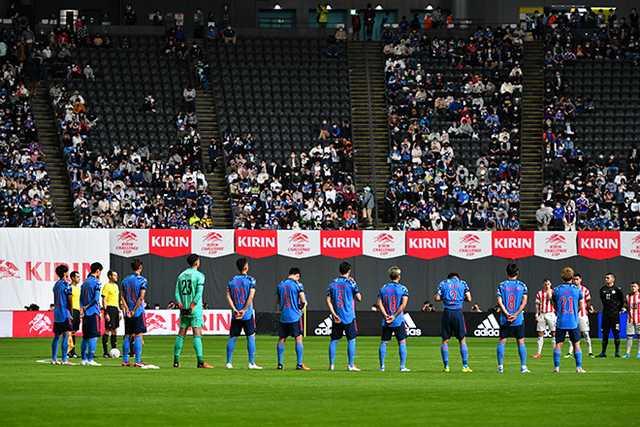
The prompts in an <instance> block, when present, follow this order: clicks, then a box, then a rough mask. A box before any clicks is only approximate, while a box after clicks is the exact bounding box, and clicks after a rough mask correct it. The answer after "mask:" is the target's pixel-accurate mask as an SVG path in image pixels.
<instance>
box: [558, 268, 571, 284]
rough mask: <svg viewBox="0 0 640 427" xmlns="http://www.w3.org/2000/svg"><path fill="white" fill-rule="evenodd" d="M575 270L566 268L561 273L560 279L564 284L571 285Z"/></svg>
mask: <svg viewBox="0 0 640 427" xmlns="http://www.w3.org/2000/svg"><path fill="white" fill-rule="evenodd" d="M574 274H575V273H574V272H573V268H571V267H565V268H563V269H562V270H561V271H560V278H561V279H562V281H563V282H564V283H571V281H572V280H573V276H574Z"/></svg>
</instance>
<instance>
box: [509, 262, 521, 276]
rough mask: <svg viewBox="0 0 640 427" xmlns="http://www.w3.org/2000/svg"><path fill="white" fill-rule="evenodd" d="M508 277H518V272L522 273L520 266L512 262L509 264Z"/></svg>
mask: <svg viewBox="0 0 640 427" xmlns="http://www.w3.org/2000/svg"><path fill="white" fill-rule="evenodd" d="M506 270H507V277H508V278H510V279H515V278H516V277H518V274H520V269H519V268H518V266H517V265H515V264H513V263H511V264H507V269H506Z"/></svg>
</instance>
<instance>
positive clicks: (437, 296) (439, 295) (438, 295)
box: [433, 286, 442, 302]
mask: <svg viewBox="0 0 640 427" xmlns="http://www.w3.org/2000/svg"><path fill="white" fill-rule="evenodd" d="M433 300H434V301H437V302H441V301H442V289H441V288H440V286H438V291H437V292H436V294H435V295H434V296H433Z"/></svg>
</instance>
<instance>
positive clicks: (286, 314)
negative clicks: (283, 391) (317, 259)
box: [276, 267, 310, 371]
mask: <svg viewBox="0 0 640 427" xmlns="http://www.w3.org/2000/svg"><path fill="white" fill-rule="evenodd" d="M276 299H277V305H278V310H279V311H280V327H279V331H278V344H277V346H276V350H277V352H278V369H283V368H284V365H283V358H284V348H285V347H284V344H285V342H286V341H287V337H290V336H291V337H293V338H294V339H295V340H296V357H297V363H296V369H297V370H301V371H309V370H310V369H309V368H308V367H306V366H305V365H304V363H302V356H303V353H304V345H303V343H302V324H301V323H302V310H303V309H304V307H305V306H306V305H307V298H306V297H305V295H304V286H303V285H302V283H300V269H299V268H297V267H292V268H291V269H289V277H287V278H286V279H284V280H283V281H282V282H280V283H278V286H277V288H276Z"/></svg>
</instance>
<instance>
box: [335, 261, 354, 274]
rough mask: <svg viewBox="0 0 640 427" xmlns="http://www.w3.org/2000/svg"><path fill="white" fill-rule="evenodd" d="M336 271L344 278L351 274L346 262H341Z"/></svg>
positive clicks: (349, 265) (349, 266)
mask: <svg viewBox="0 0 640 427" xmlns="http://www.w3.org/2000/svg"><path fill="white" fill-rule="evenodd" d="M338 271H339V272H340V274H342V275H343V276H346V275H347V274H349V273H351V264H349V263H348V262H347V261H345V262H341V263H340V267H338Z"/></svg>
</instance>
